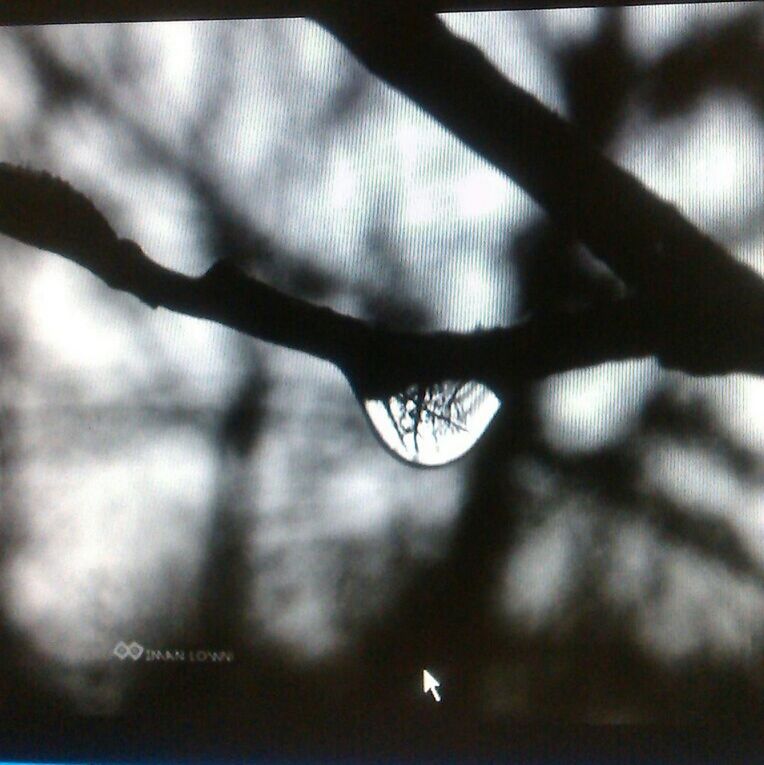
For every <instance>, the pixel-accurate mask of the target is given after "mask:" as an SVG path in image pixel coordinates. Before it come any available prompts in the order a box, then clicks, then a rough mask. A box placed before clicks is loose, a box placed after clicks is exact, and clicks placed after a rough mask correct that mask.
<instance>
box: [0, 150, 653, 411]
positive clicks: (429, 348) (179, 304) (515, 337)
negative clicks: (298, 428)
mask: <svg viewBox="0 0 764 765" xmlns="http://www.w3.org/2000/svg"><path fill="white" fill-rule="evenodd" d="M0 232H2V233H4V234H5V235H7V236H10V237H12V238H14V239H17V240H18V241H21V242H24V243H26V244H29V245H32V246H34V247H39V248H41V249H45V250H49V251H51V252H55V253H58V254H59V255H62V256H63V257H65V258H68V259H69V260H71V261H72V262H74V263H77V264H78V265H80V266H82V267H83V268H86V269H87V270H88V271H90V272H91V273H92V274H93V275H95V276H97V277H98V278H99V279H101V280H102V281H104V282H105V283H106V284H108V285H109V286H110V287H112V288H114V289H117V290H121V291H124V292H127V293H129V294H131V295H133V296H135V297H137V298H138V299H139V300H141V301H143V302H144V303H146V304H147V305H149V306H151V307H152V308H157V307H162V308H166V309H168V310H171V311H176V312H178V313H182V314H186V315H188V316H194V317H198V318H202V319H208V320H211V321H215V322H218V323H220V324H222V325H225V326H227V327H231V328H233V329H236V330H238V331H240V332H244V333H245V334H248V335H251V336H252V337H256V338H259V339H261V340H266V341H268V342H271V343H277V344H278V345H281V346H285V347H288V348H292V349H295V350H299V351H303V352H306V353H310V354H312V355H314V356H317V357H319V358H322V359H325V360H327V361H329V362H331V363H333V364H335V365H336V366H337V367H338V368H339V369H340V370H341V371H342V372H343V373H344V374H345V376H346V377H347V378H348V380H349V382H350V384H351V385H352V386H353V389H354V390H355V391H356V393H357V395H359V396H361V397H373V396H383V395H392V394H393V393H396V392H399V391H401V390H402V389H405V388H406V387H407V386H408V385H411V384H415V383H418V384H422V383H429V382H436V381H442V380H446V379H452V380H472V379H474V380H479V381H482V382H485V383H487V384H488V385H490V386H491V387H493V388H494V389H496V390H497V391H500V390H502V389H503V388H505V387H506V386H507V385H509V384H510V383H511V382H512V381H514V380H517V379H536V378H543V377H546V376H548V375H551V374H555V373H559V372H563V371H566V370H569V369H575V368H580V367H588V366H591V365H594V364H599V363H602V362H605V361H611V360H615V359H624V358H630V357H638V356H647V355H650V353H651V352H652V348H653V344H654V337H653V336H654V334H655V332H654V328H651V326H650V324H649V322H646V321H645V316H649V312H648V311H646V310H645V307H644V306H643V305H641V304H640V303H639V301H637V300H635V299H626V300H622V301H617V302H614V303H612V304H609V305H604V306H601V307H598V308H593V309H591V310H588V311H581V312H558V313H554V314H547V315H544V316H538V317H535V318H533V319H530V320H528V321H526V322H523V323H520V324H517V325H515V326H513V327H510V328H501V329H491V330H478V331H474V332H471V333H467V334H462V333H454V332H433V333H416V332H395V331H391V330H388V329H386V328H384V327H381V326H377V325H373V324H369V323H366V322H364V321H361V320H360V319H357V318H354V317H350V316H344V315H341V314H339V313H337V312H335V311H333V310H331V309H329V308H324V307H319V306H315V305H312V304H310V303H307V302H305V301H302V300H299V299H297V298H294V297H291V296H289V295H286V294H284V293H282V292H279V291H278V290H276V289H273V288H272V287H269V286H268V285H266V284H263V283H262V282H260V281H259V280H257V279H253V278H251V277H249V276H247V275H246V274H244V273H243V272H242V271H240V270H239V269H238V268H237V267H236V266H235V265H233V264H232V263H231V262H229V261H227V260H223V261H219V262H218V263H216V264H215V265H214V266H212V268H210V269H209V270H208V271H207V272H206V273H205V274H203V275H202V276H199V277H191V276H186V275H184V274H180V273H177V272H175V271H172V270H170V269H167V268H164V267H163V266H161V265H159V264H157V263H155V262H154V261H152V260H150V259H149V258H148V257H147V256H146V255H145V254H144V252H143V251H142V250H141V248H140V247H139V246H138V245H137V244H136V243H135V242H132V241H129V240H125V239H120V238H119V237H118V236H117V234H116V233H115V232H114V230H113V229H112V228H111V226H110V225H109V223H108V222H107V221H106V219H105V218H104V217H103V215H101V213H100V212H99V211H98V210H97V209H96V207H95V206H94V205H93V203H92V202H91V201H90V200H89V199H88V198H87V197H86V196H84V195H83V194H81V193H80V192H78V191H76V190H75V189H73V188H72V187H71V186H70V185H69V184H68V183H66V182H64V181H62V180H60V179H58V178H54V177H52V176H50V175H48V174H47V173H38V172H33V171H31V170H28V169H24V168H19V167H15V166H12V165H8V164H3V163H0Z"/></svg>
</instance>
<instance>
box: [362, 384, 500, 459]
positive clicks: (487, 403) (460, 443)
mask: <svg viewBox="0 0 764 765" xmlns="http://www.w3.org/2000/svg"><path fill="white" fill-rule="evenodd" d="M500 405H501V402H500V401H499V399H498V398H497V397H496V396H495V394H494V393H493V391H491V390H490V388H486V387H485V385H482V384H481V383H477V382H466V383H464V382H443V383H437V384H435V385H427V386H423V385H420V386H418V385H412V386H410V387H409V388H407V389H406V390H405V391H404V392H403V393H399V394H396V395H395V396H391V397H389V398H386V399H371V400H366V401H364V408H365V410H366V414H367V415H368V417H369V420H370V421H371V424H372V426H373V427H374V429H375V430H376V431H377V433H378V435H379V437H380V438H381V440H382V442H383V443H384V444H385V446H387V447H388V448H389V449H390V450H391V451H392V452H393V453H394V454H395V455H396V456H398V457H400V458H401V459H403V460H405V461H406V462H409V463H412V464H414V465H420V466H423V467H424V466H426V467H435V466H438V465H445V464H447V463H449V462H453V461H454V460H456V459H459V457H461V456H462V455H464V454H466V453H467V452H468V451H469V450H470V449H471V448H472V446H473V445H474V444H475V443H476V441H477V440H478V439H479V438H480V436H482V435H483V432H484V431H485V429H486V428H487V427H488V424H489V423H490V422H491V420H492V419H493V416H494V415H495V414H496V412H497V411H498V409H499V406H500Z"/></svg>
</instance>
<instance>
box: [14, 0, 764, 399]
mask: <svg viewBox="0 0 764 765" xmlns="http://www.w3.org/2000/svg"><path fill="white" fill-rule="evenodd" d="M317 20H318V21H319V23H321V24H322V25H323V26H325V27H326V28H327V29H329V30H330V31H331V32H332V33H333V34H335V36H337V37H338V39H339V40H340V41H341V42H342V43H344V44H345V45H346V46H347V47H348V48H349V49H350V50H351V51H352V52H353V53H354V54H355V55H356V56H357V57H358V58H359V59H360V60H361V61H362V62H363V63H364V64H365V65H366V66H367V67H368V68H369V69H370V70H371V71H372V72H373V73H374V74H375V75H377V76H379V77H381V78H382V79H383V80H385V81H387V82H388V83H390V84H392V85H393V86H394V87H396V88H398V89H399V90H401V91H402V92H403V93H405V94H407V95H408V96H410V97H411V98H413V99H414V100H415V101H416V103H417V104H419V105H420V106H422V108H424V109H425V110H427V111H428V112H429V113H430V114H432V115H433V116H434V117H436V119H438V120H439V121H441V122H442V123H443V124H444V125H445V126H446V127H447V128H448V129H449V130H451V131H452V132H453V133H454V134H455V135H456V136H457V137H459V138H461V139H462V140H463V141H465V142H466V143H467V145H469V146H470V147H472V148H473V149H474V150H476V151H477V152H478V153H480V154H481V155H482V156H483V157H485V158H486V159H487V160H489V161H490V162H492V163H493V164H495V165H496V166H497V167H499V168H500V169H501V170H503V171H504V172H505V173H506V174H507V175H509V176H510V177H511V178H513V179H514V180H515V181H517V182H518V183H519V184H520V185H521V186H522V187H523V188H524V189H525V190H526V191H527V192H528V193H529V194H530V195H531V196H532V197H533V198H534V199H536V200H537V201H538V202H539V203H540V204H541V205H542V206H543V207H544V208H545V209H546V210H547V211H548V213H549V214H550V216H551V217H552V218H553V219H554V220H555V221H556V222H557V223H558V225H560V226H561V227H563V228H564V229H565V230H569V231H570V232H571V233H572V234H573V235H575V237H576V238H578V239H579V240H581V241H582V242H583V243H585V244H586V245H587V246H588V247H589V249H590V250H591V251H592V252H593V253H594V254H595V255H596V256H597V257H599V258H600V259H601V260H602V261H603V262H605V263H606V264H607V265H608V266H609V267H610V268H612V269H613V271H615V272H616V273H617V274H618V275H619V276H620V277H621V278H622V279H623V280H624V281H625V282H626V283H627V284H628V285H629V286H630V287H631V288H632V292H631V294H630V295H629V296H627V297H626V298H623V299H620V300H614V301H613V302H610V303H604V304H600V305H596V306H592V307H590V308H588V309H583V310H578V311H554V312H548V313H545V314H539V315H535V316H532V317H531V318H529V319H528V320H526V321H524V322H521V323H518V324H516V325H514V326H512V327H508V328H496V329H489V330H482V329H481V330H476V331H473V332H470V333H466V334H464V333H453V332H431V333H416V332H401V331H392V330H390V329H387V328H385V327H383V326H379V325H375V324H371V323H367V322H364V321H361V320H359V319H357V318H354V317H351V316H345V315H341V314H339V313H337V312H335V311H333V310H331V309H329V308H325V307H320V306H316V305H313V304H311V303H308V302H306V301H303V300H299V299H296V298H294V297H291V296H289V295H287V294H285V293H283V292H280V291H278V290H276V289H274V288H272V287H270V286H268V285H266V284H265V283H263V282H262V281H260V280H258V279H255V278H252V277H251V276H248V275H247V274H245V273H244V272H242V271H241V270H239V269H238V268H237V267H236V266H235V265H234V263H233V262H232V261H229V260H227V259H223V260H220V261H218V262H217V263H216V264H215V265H213V266H212V267H211V268H210V269H209V270H208V271H207V272H206V273H205V274H203V275H202V276H198V277H192V276H187V275H184V274H181V273H178V272H175V271H172V270H170V269H167V268H164V267H163V266H160V265H159V264H157V263H155V262H154V261H152V260H151V259H150V258H149V257H147V256H146V254H145V253H144V252H143V251H142V250H141V248H140V246H139V245H138V244H136V243H135V242H132V241H130V240H126V239H121V238H120V237H118V236H117V234H116V233H115V232H114V230H113V229H112V228H111V226H110V225H109V223H108V222H107V221H106V219H105V218H104V217H103V215H102V214H101V213H100V212H99V211H98V210H97V209H96V207H95V206H94V205H93V204H92V202H90V200H88V199H87V197H86V196H85V195H83V194H81V193H80V192H78V191H76V190H75V189H73V188H72V187H71V186H70V185H69V184H67V183H66V182H64V181H62V180H60V179H56V178H54V177H52V176H50V175H48V174H46V173H39V172H34V171H31V170H29V169H25V168H20V167H15V166H12V165H8V164H1V165H0V232H2V233H5V234H6V235H8V236H11V237H13V238H15V239H18V240H19V241H22V242H26V243H27V244H30V245H33V246H35V247H39V248H41V249H46V250H50V251H52V252H56V253H58V254H60V255H62V256H64V257H67V258H69V259H70V260H72V261H74V262H75V263H77V264H79V265H80V266H82V267H84V268H86V269H88V270H89V271H91V273H93V274H94V275H96V276H98V277H99V278H101V279H102V280H103V281H105V282H106V283H107V284H108V285H110V286H111V287H113V288H114V289H117V290H122V291H125V292H128V293H130V294H132V295H134V296H135V297H137V298H139V299H140V300H142V301H143V302H144V303H146V304H148V305H149V306H151V307H153V308H157V307H163V308H166V309H169V310H172V311H176V312H179V313H183V314H187V315H190V316H195V317H199V318H204V319H208V320H211V321H215V322H218V323H220V324H223V325H225V326H228V327H231V328H233V329H236V330H238V331H241V332H244V333H246V334H248V335H251V336H253V337H256V338H259V339H261V340H265V341H268V342H272V343H276V344H279V345H282V346H285V347H288V348H292V349H295V350H299V351H303V352H307V353H310V354H312V355H314V356H317V357H319V358H322V359H325V360H327V361H330V362H332V363H333V364H335V365H336V366H337V367H339V369H340V370H341V371H342V372H343V373H344V374H345V376H346V377H347V379H348V380H349V382H350V384H351V386H352V387H353V389H354V391H355V392H356V395H358V396H359V397H381V396H385V395H391V394H393V393H396V392H399V391H400V390H402V389H405V388H406V387H408V386H410V385H422V384H430V383H434V382H438V381H442V380H444V379H451V380H478V381H480V382H484V383H486V384H488V385H490V386H491V387H493V388H494V389H497V390H499V391H501V390H502V389H505V388H506V387H507V386H508V385H510V384H511V383H512V382H513V381H516V380H528V379H538V378H542V377H546V376H549V375H553V374H557V373H560V372H564V371H568V370H571V369H576V368H582V367H589V366H593V365H596V364H600V363H603V362H606V361H613V360H622V359H626V358H637V357H645V356H650V355H654V356H656V357H657V358H658V359H659V360H660V361H661V362H662V363H663V364H664V365H666V366H669V367H672V368H677V369H682V370H684V371H686V372H689V373H692V374H720V373H728V372H752V373H756V374H761V373H762V371H764V281H762V279H761V278H759V276H758V275H757V274H756V272H754V271H753V270H752V269H750V268H748V267H747V266H745V265H744V264H742V263H740V262H738V261H736V260H735V259H734V258H733V257H732V256H731V255H729V254H728V253H727V252H725V251H724V249H723V248H721V247H720V246H719V245H718V244H716V243H715V242H713V241H712V240H711V239H710V238H708V237H707V236H705V235H704V234H703V233H702V232H701V231H699V230H698V229H697V228H696V227H695V226H693V225H692V224H691V223H689V222H688V221H687V220H685V219H684V218H683V217H682V216H681V214H680V213H679V212H678V211H677V210H676V209H675V208H674V207H672V206H671V205H669V204H667V203H666V202H664V201H663V200H661V199H660V198H658V197H657V196H656V195H655V194H653V193H652V192H650V191H649V189H647V188H646V187H645V186H644V185H643V184H641V183H640V182H639V181H638V180H636V179H635V178H633V177H632V176H630V175H629V174H628V173H626V172H625V171H624V170H622V169H620V168H619V167H617V166H616V165H615V164H614V163H612V162H611V161H609V160H608V159H607V158H606V157H604V156H603V155H602V154H601V153H600V152H598V151H597V150H596V149H595V148H594V147H593V146H592V145H591V144H590V143H589V142H588V141H587V139H586V137H585V136H584V135H583V134H581V133H579V132H578V131H577V130H576V129H575V128H574V127H573V126H572V125H570V124H568V123H567V122H565V121H564V120H563V119H562V118H561V117H559V116H557V115H556V114H554V113H553V112H552V111H551V110H549V109H547V108H546V107H544V106H543V105H542V104H541V103H540V102H538V101H537V100H536V99H535V98H533V97H532V96H531V95H529V94H528V93H526V92H525V91H523V90H522V89H520V88H519V87H517V86H516V85H514V84H512V83H511V82H509V81H507V80H506V79H505V78H504V77H503V76H502V75H501V74H500V73H499V72H498V71H497V70H496V69H495V68H494V67H493V66H492V65H491V64H490V63H489V62H488V60H487V59H486V58H485V57H484V56H483V54H482V53H481V52H480V51H479V50H478V49H477V48H476V47H475V46H473V45H472V44H470V43H468V42H465V41H464V40H461V39H460V38H458V37H456V36H455V35H453V34H451V33H450V32H449V31H448V29H447V27H446V26H445V25H444V24H443V23H442V22H441V21H440V20H439V19H438V18H437V16H435V15H433V14H430V13H427V12H426V11H423V10H414V11H411V10H406V11H404V10H401V7H398V6H395V5H392V6H386V7H385V8H377V7H376V6H375V8H374V9H366V8H364V10H363V11H362V12H361V11H358V10H357V9H356V8H354V7H353V6H352V4H348V3H344V2H341V3H338V4H336V5H333V6H331V7H327V8H326V9H324V10H323V11H322V12H321V15H320V16H318V17H317ZM393 29H394V30H396V34H395V35H393V34H391V30H393Z"/></svg>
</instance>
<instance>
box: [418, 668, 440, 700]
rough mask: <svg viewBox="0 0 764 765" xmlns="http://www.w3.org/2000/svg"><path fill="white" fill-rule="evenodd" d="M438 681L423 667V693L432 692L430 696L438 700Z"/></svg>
mask: <svg viewBox="0 0 764 765" xmlns="http://www.w3.org/2000/svg"><path fill="white" fill-rule="evenodd" d="M439 685H440V683H439V682H438V681H437V680H436V679H435V678H434V677H433V676H432V675H431V674H430V673H429V672H428V671H427V670H426V669H425V670H424V671H423V672H422V686H423V687H424V692H425V693H432V697H433V698H434V699H435V701H440V694H439V693H438V686H439Z"/></svg>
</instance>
